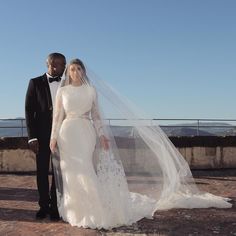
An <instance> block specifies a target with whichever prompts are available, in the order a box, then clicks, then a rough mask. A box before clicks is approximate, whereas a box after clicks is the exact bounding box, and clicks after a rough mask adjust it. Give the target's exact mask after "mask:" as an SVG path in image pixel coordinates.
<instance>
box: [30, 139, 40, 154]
mask: <svg viewBox="0 0 236 236" xmlns="http://www.w3.org/2000/svg"><path fill="white" fill-rule="evenodd" d="M29 148H30V150H32V151H33V152H34V153H35V154H38V151H39V142H38V140H34V141H31V142H29Z"/></svg>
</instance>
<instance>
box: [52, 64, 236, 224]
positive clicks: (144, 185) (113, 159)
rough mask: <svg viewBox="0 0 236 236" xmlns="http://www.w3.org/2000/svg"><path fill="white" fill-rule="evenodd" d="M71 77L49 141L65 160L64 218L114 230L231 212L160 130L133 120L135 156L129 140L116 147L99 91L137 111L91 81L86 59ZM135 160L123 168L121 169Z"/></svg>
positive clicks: (71, 69) (59, 95)
mask: <svg viewBox="0 0 236 236" xmlns="http://www.w3.org/2000/svg"><path fill="white" fill-rule="evenodd" d="M66 76H67V78H66V82H65V86H63V87H61V88H60V89H59V90H58V92H57V97H56V106H55V111H54V116H53V126H52V134H51V143H50V148H51V151H52V153H56V151H57V147H58V150H59V155H60V163H59V166H60V169H61V175H62V186H63V191H62V192H63V193H61V194H62V195H60V193H59V192H58V193H57V194H58V208H59V214H60V216H61V217H62V218H63V220H65V221H67V222H69V223H70V224H71V225H73V226H78V227H85V228H88V227H89V228H98V229H100V228H105V229H109V228H113V227H118V226H121V225H130V224H132V223H134V222H136V221H138V220H140V219H141V218H143V217H148V218H152V216H153V214H154V212H155V211H156V210H163V209H170V208H174V207H183V208H193V207H226V208H227V207H231V204H230V203H228V202H227V201H228V200H229V199H227V198H223V197H218V196H215V195H212V194H209V193H201V192H200V191H199V190H198V189H197V187H196V185H195V183H194V181H193V179H192V175H191V172H190V170H189V166H188V164H187V163H186V161H185V160H184V158H183V157H182V156H181V155H180V153H179V152H178V151H177V150H176V149H175V147H174V146H173V145H172V144H171V142H170V141H169V139H168V138H167V137H166V136H165V134H164V133H163V132H162V131H161V130H160V129H159V127H150V126H145V125H140V124H138V123H136V121H135V122H134V123H133V124H132V126H133V127H134V128H135V130H136V132H137V134H136V137H138V138H137V141H135V143H133V144H130V145H131V146H132V147H133V148H134V152H131V148H130V147H129V146H127V145H128V144H127V143H124V144H123V145H124V146H127V148H126V149H125V148H123V149H121V150H118V149H117V147H116V141H115V139H114V137H113V135H112V131H111V129H110V125H109V124H106V123H105V121H104V117H103V115H102V113H101V111H100V107H99V105H98V91H97V90H98V88H102V89H105V90H106V92H107V94H108V96H107V98H108V100H110V102H111V104H113V105H114V106H115V107H117V108H118V110H124V113H123V114H126V115H127V117H128V118H129V119H130V120H131V119H133V118H136V116H135V115H134V114H135V113H133V111H130V110H129V109H127V108H126V106H127V104H126V101H124V102H122V100H119V99H117V100H116V98H117V97H116V96H113V97H112V95H114V94H116V93H115V92H114V91H113V90H112V89H111V88H110V87H109V86H107V85H104V84H103V83H102V82H99V83H98V81H91V80H90V77H89V78H88V75H87V71H86V68H85V66H84V64H83V62H82V61H81V60H79V59H74V60H72V61H71V62H70V64H69V65H68V67H67V72H66ZM95 85H96V86H95ZM109 92H110V93H109ZM113 93H114V94H113ZM133 120H135V119H133ZM128 149H129V150H128ZM125 150H128V152H129V154H126V153H125ZM141 150H142V151H141ZM133 157H135V161H134V162H133V165H131V164H130V166H131V168H130V169H129V170H128V171H125V170H124V167H123V166H124V165H127V163H128V162H129V161H130V162H131V160H133ZM140 163H141V164H140ZM142 163H143V164H142ZM148 163H149V164H148ZM150 163H151V164H150ZM135 165H136V167H135ZM131 170H133V172H132V171H131ZM131 172H132V173H131Z"/></svg>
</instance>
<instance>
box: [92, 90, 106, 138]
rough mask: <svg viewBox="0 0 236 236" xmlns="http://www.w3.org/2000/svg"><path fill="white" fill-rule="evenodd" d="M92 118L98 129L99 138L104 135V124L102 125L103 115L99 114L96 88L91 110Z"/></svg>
mask: <svg viewBox="0 0 236 236" xmlns="http://www.w3.org/2000/svg"><path fill="white" fill-rule="evenodd" d="M91 118H92V120H93V124H94V127H95V129H96V132H97V135H98V136H99V137H100V136H101V135H104V130H103V123H102V120H101V115H100V112H99V105H98V98H97V92H96V90H95V88H94V99H93V105H92V109H91Z"/></svg>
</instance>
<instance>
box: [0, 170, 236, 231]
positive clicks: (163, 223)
mask: <svg viewBox="0 0 236 236" xmlns="http://www.w3.org/2000/svg"><path fill="white" fill-rule="evenodd" d="M193 174H194V176H195V180H196V183H197V185H198V187H199V188H200V189H201V190H204V191H207V192H210V193H213V194H216V195H220V196H224V197H229V198H231V199H232V203H233V207H232V208H231V209H216V208H208V209H173V210H168V211H159V212H156V213H155V216H154V219H153V220H150V219H142V220H140V221H139V222H137V223H136V224H134V225H132V226H129V227H120V228H116V229H113V230H112V231H105V230H99V231H98V230H91V229H82V228H77V227H72V226H70V225H69V224H68V223H66V222H63V221H59V222H51V221H50V220H49V219H45V220H42V221H38V220H35V213H36V211H37V210H38V205H37V199H38V194H37V189H36V177H35V175H33V174H24V175H23V174H4V173H2V174H0V235H1V236H3V235H4V236H5V235H7V236H13V235H17V236H21V235H22V236H23V235H24V236H31V235H37V236H38V235H45V236H54V235H56V236H67V235H68V236H74V235H76V236H77V235H79V236H80V235H82V236H95V235H104V236H113V235H115V236H121V235H124V236H128V235H140V236H144V235H163V236H164V235H178V236H185V235H188V236H195V235H206V236H210V235H227V236H228V235H236V170H221V171H212V170H211V171H194V173H193Z"/></svg>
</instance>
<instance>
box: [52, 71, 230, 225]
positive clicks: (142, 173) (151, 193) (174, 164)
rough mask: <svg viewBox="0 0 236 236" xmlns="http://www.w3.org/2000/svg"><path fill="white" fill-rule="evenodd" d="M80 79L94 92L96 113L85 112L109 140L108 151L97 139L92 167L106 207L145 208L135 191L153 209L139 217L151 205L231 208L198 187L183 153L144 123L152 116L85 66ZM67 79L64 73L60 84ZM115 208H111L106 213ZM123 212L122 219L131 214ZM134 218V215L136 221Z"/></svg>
mask: <svg viewBox="0 0 236 236" xmlns="http://www.w3.org/2000/svg"><path fill="white" fill-rule="evenodd" d="M84 83H85V84H86V85H87V86H92V87H94V88H95V90H96V93H97V102H96V109H97V111H98V113H99V116H96V118H94V117H90V119H91V122H93V123H94V126H95V127H96V126H97V127H98V126H99V128H101V129H102V134H104V135H105V136H106V137H107V138H108V139H109V150H107V151H104V149H103V148H102V147H101V145H100V144H99V139H98V142H97V145H96V148H95V151H94V168H95V170H96V173H97V176H98V179H99V180H100V183H101V186H100V188H101V189H102V190H103V191H102V192H104V198H107V204H106V206H105V207H107V208H111V209H113V210H114V209H115V211H117V212H119V211H122V209H126V214H127V209H129V208H130V212H131V213H130V214H132V211H135V208H137V207H139V208H140V207H141V208H142V207H143V208H145V207H146V206H145V204H144V205H143V206H140V205H139V206H138V205H136V206H135V205H132V203H131V202H132V200H133V199H132V198H133V197H134V196H135V197H136V198H139V197H140V196H142V197H144V198H145V197H146V198H148V199H150V200H151V201H152V203H153V205H152V207H153V208H152V209H150V208H149V209H146V212H147V215H144V212H145V211H143V212H142V213H141V214H142V216H143V217H145V216H146V217H148V216H149V217H150V210H151V211H152V214H154V212H155V211H156V210H165V209H171V208H206V207H219V208H229V207H231V204H230V203H229V202H228V201H229V200H230V199H228V198H224V197H220V196H215V195H212V194H210V193H205V192H201V191H200V190H199V189H198V187H197V186H196V184H195V182H194V179H193V177H192V173H191V171H190V168H189V165H188V163H187V162H186V160H185V159H184V157H183V156H182V155H181V154H180V152H179V151H178V150H177V149H176V148H175V147H174V145H173V144H172V142H171V141H170V140H169V138H168V137H167V136H166V134H165V133H164V132H163V131H162V129H161V128H160V127H159V126H158V125H155V126H153V125H151V124H150V123H147V121H146V120H150V119H151V117H149V116H148V115H147V114H145V113H144V112H142V111H140V110H139V109H138V108H137V107H136V106H135V105H134V104H133V103H132V102H131V101H129V99H127V98H125V97H124V96H122V95H121V94H120V93H119V92H117V91H116V90H115V89H114V88H112V87H111V86H110V85H108V83H107V82H105V81H103V80H102V79H100V78H99V77H98V76H97V75H95V74H94V73H93V72H92V71H91V70H90V69H89V68H87V67H86V77H85V78H84ZM67 84H68V78H66V80H65V83H64V85H65V86H66V85H67ZM132 89H135V88H132ZM111 114H115V116H116V117H117V118H122V120H120V121H117V123H116V124H115V125H114V124H112V123H110V122H109V120H108V118H110V117H109V116H110V115H111ZM127 130H129V131H132V132H126V131H127ZM122 131H123V132H122ZM127 133H128V134H127ZM53 160H54V165H53V166H54V172H55V180H56V187H57V192H58V195H57V196H58V202H59V204H60V199H61V195H63V183H62V179H61V173H60V163H59V161H58V160H59V159H58V158H53ZM130 193H136V195H132V194H130ZM78 201H79V199H78ZM137 203H138V201H137ZM122 204H123V205H122ZM122 206H123V207H122ZM149 206H150V205H149ZM115 211H110V212H111V215H110V217H111V218H112V217H113V215H114V212H115ZM119 213H120V214H122V213H121V212H119ZM137 215H138V214H137ZM140 216H141V215H140ZM124 217H126V220H127V219H128V218H129V217H130V216H124ZM139 218H140V217H138V216H137V219H136V220H138V219H139ZM133 220H134V219H133ZM126 222H127V221H126Z"/></svg>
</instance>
